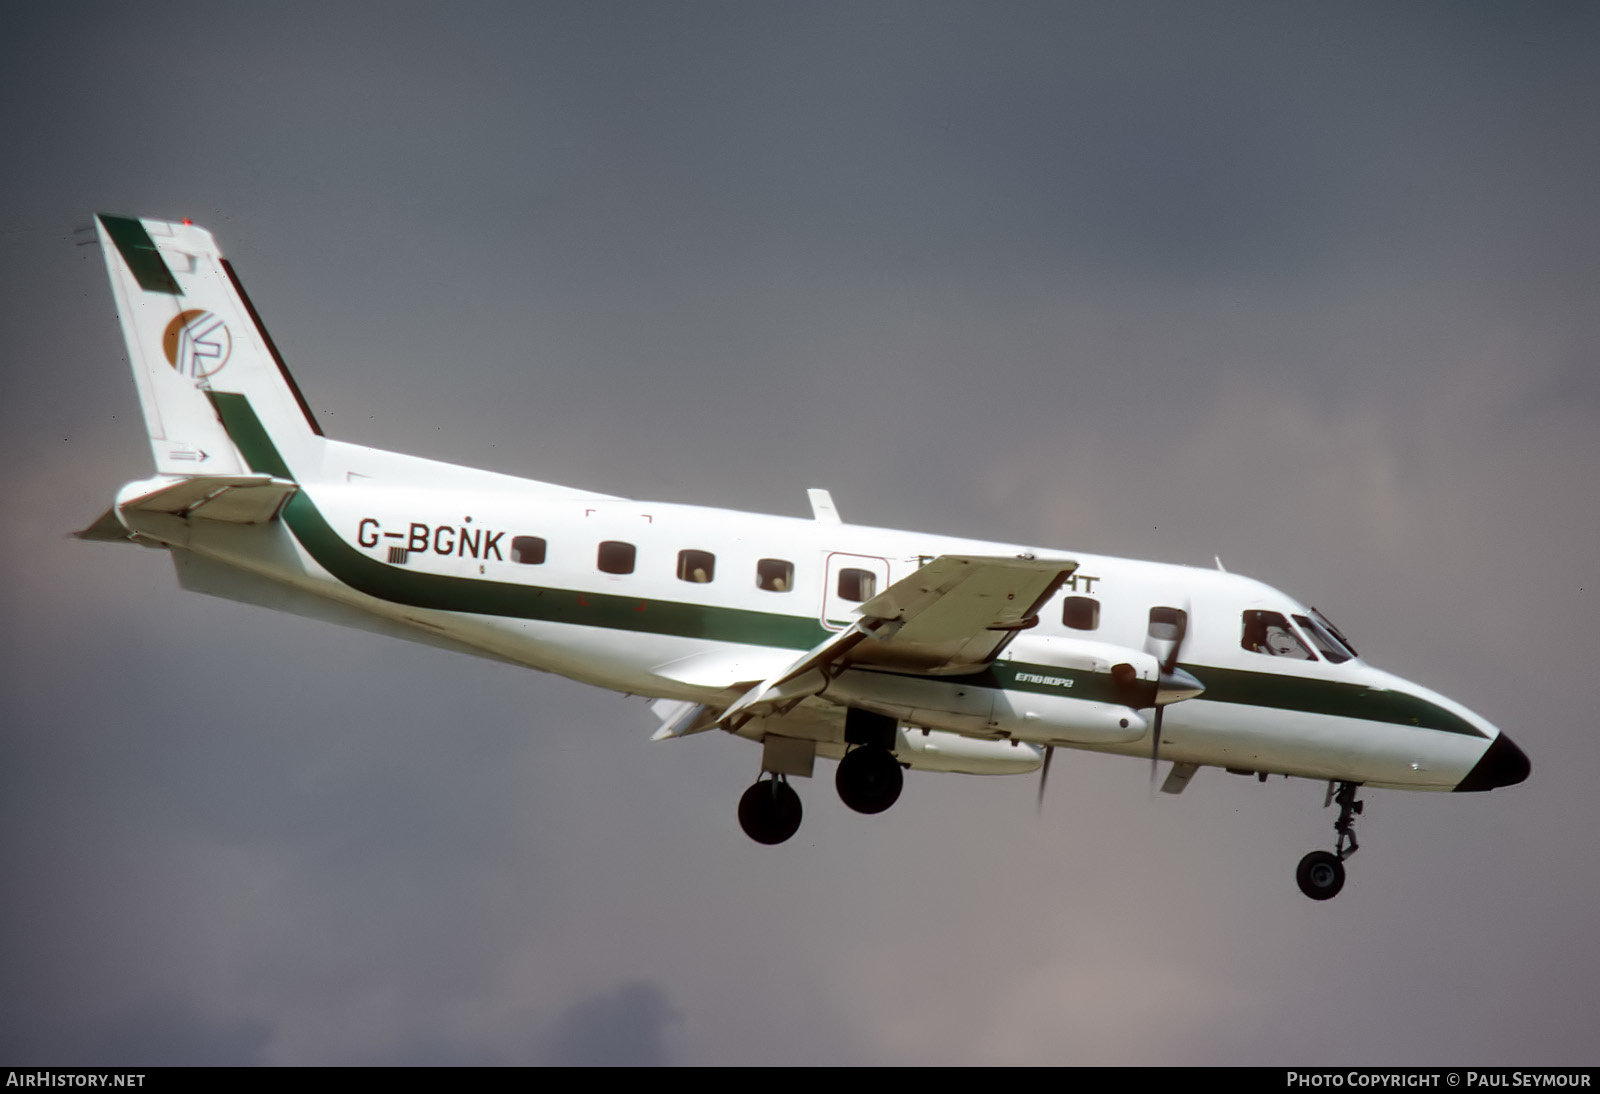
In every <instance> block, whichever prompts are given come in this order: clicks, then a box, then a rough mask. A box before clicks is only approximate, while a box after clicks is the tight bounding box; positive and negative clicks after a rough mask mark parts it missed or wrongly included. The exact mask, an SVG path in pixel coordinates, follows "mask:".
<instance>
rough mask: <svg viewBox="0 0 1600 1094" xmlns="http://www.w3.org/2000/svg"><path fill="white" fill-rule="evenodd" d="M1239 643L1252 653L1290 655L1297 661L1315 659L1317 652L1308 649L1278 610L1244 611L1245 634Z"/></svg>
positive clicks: (1271, 655)
mask: <svg viewBox="0 0 1600 1094" xmlns="http://www.w3.org/2000/svg"><path fill="white" fill-rule="evenodd" d="M1239 644H1240V645H1241V646H1243V647H1244V648H1245V649H1247V650H1249V651H1250V652H1251V653H1264V654H1266V655H1267V656H1269V657H1288V658H1290V659H1292V660H1295V661H1315V660H1316V659H1317V657H1316V654H1314V653H1312V652H1311V651H1310V650H1308V649H1306V644H1305V643H1304V642H1302V641H1300V636H1299V635H1297V634H1295V632H1294V628H1293V627H1291V626H1290V625H1289V621H1288V620H1287V619H1285V618H1284V617H1283V616H1282V615H1280V614H1278V613H1277V612H1256V611H1250V612H1245V613H1244V636H1243V637H1242V638H1241V639H1240V640H1239Z"/></svg>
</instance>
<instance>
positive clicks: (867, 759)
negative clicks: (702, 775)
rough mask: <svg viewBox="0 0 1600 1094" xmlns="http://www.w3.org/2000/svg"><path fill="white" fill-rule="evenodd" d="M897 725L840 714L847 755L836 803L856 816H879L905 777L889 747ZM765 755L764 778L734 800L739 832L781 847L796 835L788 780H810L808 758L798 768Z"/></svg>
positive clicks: (796, 813) (794, 799) (795, 800)
mask: <svg viewBox="0 0 1600 1094" xmlns="http://www.w3.org/2000/svg"><path fill="white" fill-rule="evenodd" d="M899 732H900V723H899V722H897V721H895V719H893V718H889V717H886V716H884V715H881V714H871V713H869V712H867V711H865V710H854V709H852V710H849V711H847V712H846V714H845V722H844V739H845V743H846V745H847V746H850V750H849V751H848V752H846V753H845V755H844V757H843V759H841V760H840V761H839V770H838V773H837V774H836V775H835V776H834V780H833V783H834V786H835V787H837V788H838V791H839V797H840V799H841V800H842V801H843V802H844V803H845V804H846V805H848V806H849V807H850V808H851V809H854V810H855V811H856V812H857V813H882V812H883V811H884V810H885V809H887V808H889V807H890V806H891V805H893V804H894V803H895V802H896V801H898V800H899V798H900V790H901V788H902V787H903V786H904V785H905V776H904V774H903V773H902V771H901V768H900V761H899V760H897V759H895V755H894V751H893V749H894V746H895V742H896V738H897V737H898V735H899ZM772 741H773V739H772V738H768V741H767V744H768V746H769V752H768V753H767V756H766V758H765V759H764V760H763V762H762V766H763V768H764V769H765V777H763V778H762V779H761V780H759V781H758V782H757V783H756V784H755V785H754V786H752V787H751V788H750V789H748V790H746V791H745V792H744V797H742V798H740V799H739V827H741V828H743V829H744V833H745V835H747V836H749V837H750V838H751V839H753V840H755V841H756V842H757V843H766V844H773V843H782V842H783V841H784V840H786V839H788V838H789V837H790V836H792V835H794V834H795V832H797V831H799V829H800V813H801V810H800V795H798V794H796V793H795V792H794V790H793V788H792V787H790V786H789V782H788V779H787V776H785V775H783V774H776V773H774V772H780V771H787V772H788V773H789V774H797V775H809V774H811V756H812V754H813V753H812V752H809V751H808V752H806V753H805V759H804V762H803V763H800V764H794V763H792V762H791V761H786V760H784V759H783V758H782V757H781V756H774V755H773V754H772V753H771V751H770V747H771V745H772Z"/></svg>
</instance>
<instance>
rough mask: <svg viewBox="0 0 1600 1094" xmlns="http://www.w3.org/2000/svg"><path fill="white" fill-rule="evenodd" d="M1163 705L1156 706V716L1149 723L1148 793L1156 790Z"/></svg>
mask: <svg viewBox="0 0 1600 1094" xmlns="http://www.w3.org/2000/svg"><path fill="white" fill-rule="evenodd" d="M1165 709H1166V708H1165V707H1156V716H1155V718H1154V719H1153V720H1152V721H1151V723H1150V793H1152V794H1154V793H1155V792H1156V765H1157V764H1158V763H1159V762H1160V758H1161V712H1162V711H1163V710H1165Z"/></svg>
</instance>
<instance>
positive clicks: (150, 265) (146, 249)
mask: <svg viewBox="0 0 1600 1094" xmlns="http://www.w3.org/2000/svg"><path fill="white" fill-rule="evenodd" d="M100 223H101V224H104V225H105V227H106V234H107V235H108V236H110V237H111V242H113V243H115V244H116V245H117V252H118V253H119V254H121V255H122V260H123V261H124V262H126V263H127V264H128V269H130V270H132V271H133V277H134V280H136V281H137V282H139V287H140V288H141V289H143V290H144V291H145V292H164V293H166V294H167V295H169V296H182V295H183V290H182V289H180V288H178V282H177V280H176V279H175V278H174V277H173V276H172V271H171V270H169V269H167V263H166V261H165V260H164V259H163V258H162V257H161V252H160V251H158V250H156V245H155V241H154V240H152V239H151V238H150V233H149V232H147V231H145V230H144V225H143V224H140V223H139V222H138V221H137V220H134V219H133V218H132V217H114V216H108V215H107V214H105V213H101V214H100Z"/></svg>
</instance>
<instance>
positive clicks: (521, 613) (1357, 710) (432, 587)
mask: <svg viewBox="0 0 1600 1094" xmlns="http://www.w3.org/2000/svg"><path fill="white" fill-rule="evenodd" d="M210 398H211V402H212V405H213V406H215V407H216V410H217V413H218V415H219V416H220V417H221V418H222V424H223V426H224V428H226V429H227V431H228V436H229V437H230V438H232V440H233V443H234V444H235V445H236V446H237V447H238V449H239V451H240V453H241V454H242V455H243V456H244V458H245V460H246V462H248V463H249V464H250V468H251V470H253V471H255V472H257V473H260V474H269V475H273V476H275V477H277V478H281V479H289V480H294V474H293V472H292V471H291V470H290V468H289V466H288V464H286V463H285V462H284V460H283V457H282V455H281V454H280V453H279V452H278V449H277V446H276V445H274V444H273V443H272V438H271V437H269V436H268V435H267V431H266V429H265V428H264V427H263V426H262V424H261V420H260V419H259V418H257V417H256V413H255V410H254V409H253V408H252V407H251V406H250V401H249V400H248V399H247V398H246V397H245V396H243V395H238V394H233V393H229V392H211V393H210ZM283 519H284V521H285V522H286V523H287V524H288V526H289V530H290V531H291V532H292V533H293V534H294V537H295V538H296V539H297V540H299V541H300V543H301V545H302V546H303V547H305V549H306V551H307V552H309V553H310V555H311V557H312V558H314V559H316V561H317V563H318V564H319V565H320V566H322V568H323V569H325V570H327V571H328V572H329V573H330V574H332V575H333V576H334V577H335V578H337V579H338V580H339V581H342V582H343V583H344V584H346V585H348V586H350V587H351V588H352V589H355V590H357V591H359V592H362V593H365V594H367V595H368V596H372V597H376V598H377V599H379V600H386V601H389V602H390V603H394V604H407V605H410V606H412V607H416V608H430V609H433V610H436V611H447V612H469V613H472V614H476V615H493V616H506V617H510V618H515V619H536V620H541V621H544V622H549V623H570V624H577V625H581V626H586V627H605V628H609V629H611V630H621V631H637V632H641V633H647V634H661V635H672V636H674V637H678V638H704V639H708V640H711V641H716V642H735V643H741V644H744V645H750V646H770V647H774V648H777V649H792V650H808V649H811V648H812V647H813V646H815V645H817V644H818V643H819V642H821V641H822V640H823V639H824V638H825V637H827V636H828V634H830V633H831V632H829V631H828V630H827V629H826V628H825V627H823V626H822V624H821V622H820V621H818V620H817V619H813V618H811V617H808V616H793V615H780V614H777V613H774V612H757V611H750V610H748V609H743V608H723V607H716V606H713V605H706V604H685V603H682V602H679V601H673V600H651V599H644V598H640V597H631V596H616V595H614V594H610V593H592V592H578V591H575V590H572V589H558V588H546V587H542V586H537V585H519V584H513V583H511V582H506V581H493V580H489V579H487V578H471V577H455V576H451V575H446V574H427V573H418V572H417V571H415V570H404V569H401V568H400V567H398V566H390V565H387V564H385V563H382V562H379V561H378V560H376V559H374V558H370V557H368V556H367V555H364V554H362V553H361V552H360V551H358V550H356V549H355V548H354V547H352V546H350V544H349V543H347V542H346V541H345V540H344V538H343V537H341V536H340V535H339V534H338V533H337V532H335V531H334V530H333V527H332V526H331V525H329V524H328V522H327V519H326V518H324V517H323V515H322V513H321V512H320V511H319V510H318V509H317V507H316V505H315V503H313V502H312V500H311V498H310V497H309V496H308V495H307V494H306V492H305V491H304V490H303V489H302V490H300V491H297V492H296V493H295V495H294V496H293V497H291V498H290V499H289V502H288V504H287V505H285V506H284V510H283ZM1183 668H1184V669H1185V670H1187V671H1189V672H1191V673H1193V674H1194V675H1195V676H1196V677H1198V678H1199V679H1200V680H1202V681H1203V682H1204V683H1205V686H1206V691H1205V698H1206V699H1209V700H1212V701H1214V702H1220V703H1239V704H1244V705H1248V706H1256V707H1272V708H1275V709H1279V710H1292V711H1300V712H1304V713H1307V714H1327V715H1335V716H1338V717H1344V718H1360V719H1365V720H1367V721H1376V722H1390V723H1393V724H1395V725H1405V726H1419V727H1422V728H1425V729H1437V730H1443V731H1444V732H1446V733H1459V734H1464V735H1467V736H1472V737H1482V736H1484V734H1483V733H1481V732H1480V731H1479V730H1478V729H1477V728H1476V727H1474V726H1473V725H1471V724H1470V723H1469V722H1467V721H1465V720H1464V719H1462V718H1460V717H1458V716H1456V715H1455V714H1452V713H1451V712H1450V711H1448V710H1445V709H1443V708H1442V707H1439V706H1437V705H1435V704H1433V703H1430V702H1428V701H1426V700H1424V699H1420V698H1418V697H1416V696H1414V695H1408V694H1406V693H1404V692H1399V691H1390V690H1380V689H1377V688H1369V687H1367V686H1366V685H1364V684H1344V683H1338V682H1333V681H1325V680H1309V679H1306V678H1305V677H1301V676H1284V675H1280V674H1277V673H1266V672H1250V671H1247V670H1241V669H1224V668H1218V667H1215V666H1211V665H1184V666H1183ZM1019 675H1024V676H1037V677H1041V678H1043V681H1044V682H1040V681H1039V680H1025V679H1018V677H1019ZM941 679H945V680H948V681H950V682H952V683H956V682H965V683H967V684H969V685H971V686H974V687H985V688H999V689H1004V690H1007V691H1027V692H1036V693H1039V694H1045V695H1059V696H1063V697H1065V698H1071V699H1087V700H1093V701H1097V702H1103V703H1123V704H1126V705H1130V706H1136V707H1146V706H1149V705H1150V703H1151V702H1153V700H1154V685H1153V684H1150V683H1148V682H1146V683H1143V684H1141V685H1138V686H1137V688H1136V689H1134V690H1133V691H1132V692H1130V691H1128V690H1124V689H1123V688H1122V687H1121V686H1120V685H1118V684H1117V683H1116V682H1115V681H1113V680H1112V678H1111V675H1110V674H1109V673H1094V672H1081V671H1077V670H1073V669H1064V668H1061V667H1059V666H1053V665H1037V664H1029V663H1025V662H1019V661H996V662H995V663H993V664H992V665H990V666H989V667H988V668H987V669H985V670H984V671H983V672H980V673H974V674H972V675H969V676H960V677H942V678H941ZM1068 680H1070V681H1071V684H1070V685H1068V684H1067V683H1065V681H1068Z"/></svg>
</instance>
